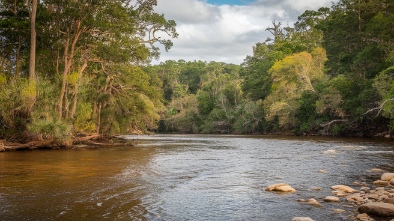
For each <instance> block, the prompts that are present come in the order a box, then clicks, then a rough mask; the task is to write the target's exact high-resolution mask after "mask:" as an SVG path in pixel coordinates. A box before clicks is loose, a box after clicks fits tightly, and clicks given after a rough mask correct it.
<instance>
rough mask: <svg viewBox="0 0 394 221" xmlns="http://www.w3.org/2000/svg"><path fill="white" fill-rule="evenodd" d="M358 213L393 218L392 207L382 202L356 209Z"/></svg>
mask: <svg viewBox="0 0 394 221" xmlns="http://www.w3.org/2000/svg"><path fill="white" fill-rule="evenodd" d="M358 212H359V213H366V214H368V215H377V216H393V215H394V205H393V204H390V203H382V202H371V203H365V204H363V205H361V206H359V207H358Z"/></svg>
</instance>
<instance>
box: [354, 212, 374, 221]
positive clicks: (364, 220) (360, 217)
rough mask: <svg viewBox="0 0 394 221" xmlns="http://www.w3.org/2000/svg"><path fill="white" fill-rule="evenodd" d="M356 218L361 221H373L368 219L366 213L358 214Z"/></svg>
mask: <svg viewBox="0 0 394 221" xmlns="http://www.w3.org/2000/svg"><path fill="white" fill-rule="evenodd" d="M356 218H357V219H358V220H361V221H373V219H372V218H371V217H369V216H368V214H366V213H361V214H358V215H357V216H356Z"/></svg>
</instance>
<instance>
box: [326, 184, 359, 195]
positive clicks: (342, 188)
mask: <svg viewBox="0 0 394 221" xmlns="http://www.w3.org/2000/svg"><path fill="white" fill-rule="evenodd" d="M331 188H332V189H334V190H340V191H342V192H345V193H354V192H357V190H355V189H353V188H351V187H348V186H345V185H335V186H332V187H331Z"/></svg>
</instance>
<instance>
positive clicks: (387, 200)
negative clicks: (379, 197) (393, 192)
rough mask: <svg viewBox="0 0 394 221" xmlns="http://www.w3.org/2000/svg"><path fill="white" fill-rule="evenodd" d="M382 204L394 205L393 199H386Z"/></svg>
mask: <svg viewBox="0 0 394 221" xmlns="http://www.w3.org/2000/svg"><path fill="white" fill-rule="evenodd" d="M382 202H383V203H390V204H394V198H388V199H384V200H383V201H382Z"/></svg>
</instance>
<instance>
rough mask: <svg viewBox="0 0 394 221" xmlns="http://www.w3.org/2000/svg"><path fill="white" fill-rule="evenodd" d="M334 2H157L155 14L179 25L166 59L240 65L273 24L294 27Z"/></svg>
mask: <svg viewBox="0 0 394 221" xmlns="http://www.w3.org/2000/svg"><path fill="white" fill-rule="evenodd" d="M330 5H331V0H320V1H316V0H304V1H292V0H256V1H255V2H254V3H252V4H248V5H243V6H236V5H220V6H218V5H211V4H208V3H207V2H206V1H200V0H158V6H157V7H156V8H155V11H156V12H158V13H163V14H164V15H165V17H166V19H173V20H175V21H176V22H177V31H178V33H179V37H178V38H177V39H173V40H172V41H173V43H174V46H173V47H172V48H171V49H170V51H169V52H165V51H164V50H162V53H161V58H160V60H159V61H153V63H154V64H155V63H159V62H162V61H165V60H180V59H183V60H186V61H194V60H203V61H223V62H227V63H235V64H240V63H242V62H243V60H244V59H245V58H246V56H247V55H251V54H252V47H253V46H254V45H255V44H256V43H257V42H262V41H264V40H265V39H266V38H267V37H269V36H270V33H269V32H267V31H265V29H266V28H267V27H269V26H272V23H271V22H272V21H273V20H276V21H281V22H282V23H283V24H284V25H286V24H289V25H292V24H293V23H294V22H295V21H296V19H297V16H299V15H301V14H302V13H303V12H304V11H305V10H307V9H308V10H310V9H314V10H315V9H318V8H320V7H322V6H330Z"/></svg>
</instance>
